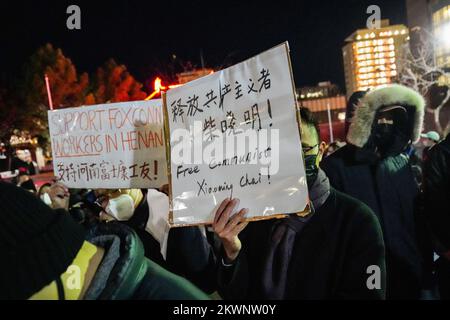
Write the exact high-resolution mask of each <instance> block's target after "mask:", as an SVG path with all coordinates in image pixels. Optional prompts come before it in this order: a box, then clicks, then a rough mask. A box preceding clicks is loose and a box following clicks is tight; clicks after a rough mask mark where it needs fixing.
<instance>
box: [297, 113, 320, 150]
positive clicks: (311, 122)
mask: <svg viewBox="0 0 450 320" xmlns="http://www.w3.org/2000/svg"><path fill="white" fill-rule="evenodd" d="M300 118H301V121H302V122H304V123H305V124H306V125H308V126H311V127H313V128H314V129H315V130H316V134H317V140H319V142H320V129H319V123H318V122H317V119H316V118H315V117H314V115H313V113H312V112H311V111H310V110H309V109H308V108H306V107H300Z"/></svg>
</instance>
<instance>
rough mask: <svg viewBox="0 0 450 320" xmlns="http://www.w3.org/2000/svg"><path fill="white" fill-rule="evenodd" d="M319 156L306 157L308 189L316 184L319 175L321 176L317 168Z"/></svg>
mask: <svg viewBox="0 0 450 320" xmlns="http://www.w3.org/2000/svg"><path fill="white" fill-rule="evenodd" d="M317 157H318V155H317V154H313V155H309V156H305V173H306V182H307V183H308V188H311V187H312V186H313V184H314V182H316V179H317V175H318V174H319V167H317V164H316V162H317Z"/></svg>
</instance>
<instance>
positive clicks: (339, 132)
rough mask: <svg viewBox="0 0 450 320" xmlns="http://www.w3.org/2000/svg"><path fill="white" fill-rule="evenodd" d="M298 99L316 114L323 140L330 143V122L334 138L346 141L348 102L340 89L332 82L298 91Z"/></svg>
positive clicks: (303, 105)
mask: <svg viewBox="0 0 450 320" xmlns="http://www.w3.org/2000/svg"><path fill="white" fill-rule="evenodd" d="M297 98H298V100H299V104H300V105H301V106H302V107H306V108H308V109H309V110H310V111H311V112H314V116H315V118H316V119H317V120H318V122H319V128H320V136H321V139H322V140H324V141H326V142H330V140H331V134H330V122H331V128H332V131H333V138H335V139H339V140H344V138H345V136H344V135H345V133H344V120H345V108H346V104H347V100H346V97H345V95H343V94H342V93H341V91H340V89H339V87H338V86H337V85H335V84H332V83H331V82H329V81H327V82H321V83H319V84H318V85H317V86H309V87H302V88H299V89H297Z"/></svg>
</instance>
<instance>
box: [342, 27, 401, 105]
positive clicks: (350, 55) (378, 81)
mask: <svg viewBox="0 0 450 320" xmlns="http://www.w3.org/2000/svg"><path fill="white" fill-rule="evenodd" d="M408 40H409V30H408V28H407V27H406V26H405V25H392V26H391V25H389V20H383V21H382V23H381V28H379V29H360V30H356V31H355V32H354V33H353V34H352V35H350V36H349V37H348V38H347V39H346V40H345V42H346V44H345V46H344V47H343V48H342V55H343V60H344V71H345V85H346V90H347V97H350V95H351V94H352V93H353V92H355V91H366V90H368V89H371V88H374V87H377V86H379V85H384V84H389V83H393V82H395V80H396V79H397V76H398V74H399V72H400V71H401V63H400V57H402V55H403V50H404V48H405V45H406V44H407V43H408Z"/></svg>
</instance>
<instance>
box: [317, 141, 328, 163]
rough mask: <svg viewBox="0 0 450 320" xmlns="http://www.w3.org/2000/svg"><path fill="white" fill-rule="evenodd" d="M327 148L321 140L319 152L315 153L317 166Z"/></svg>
mask: <svg viewBox="0 0 450 320" xmlns="http://www.w3.org/2000/svg"><path fill="white" fill-rule="evenodd" d="M326 149H327V144H326V143H325V141H322V142H321V143H320V144H319V154H318V155H317V166H319V163H320V161H322V158H323V155H324V153H325V150H326Z"/></svg>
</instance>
